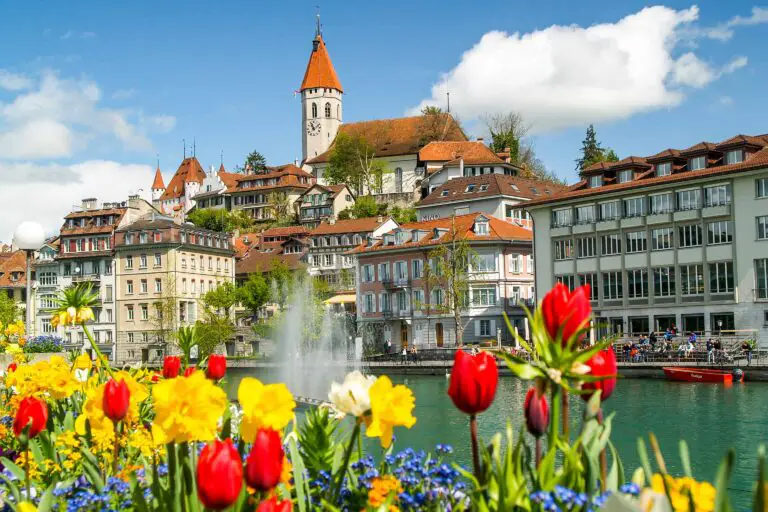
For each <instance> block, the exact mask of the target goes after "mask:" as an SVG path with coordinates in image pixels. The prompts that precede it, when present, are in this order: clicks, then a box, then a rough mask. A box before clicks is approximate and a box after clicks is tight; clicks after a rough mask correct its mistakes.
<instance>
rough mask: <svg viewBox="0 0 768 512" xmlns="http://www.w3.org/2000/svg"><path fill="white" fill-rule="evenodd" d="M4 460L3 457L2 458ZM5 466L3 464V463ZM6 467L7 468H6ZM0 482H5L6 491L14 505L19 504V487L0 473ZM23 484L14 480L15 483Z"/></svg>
mask: <svg viewBox="0 0 768 512" xmlns="http://www.w3.org/2000/svg"><path fill="white" fill-rule="evenodd" d="M3 458H5V457H3ZM3 464H5V463H3ZM6 467H7V466H6ZM0 480H2V481H3V482H5V484H6V485H7V486H8V489H9V490H10V491H11V496H13V499H14V501H15V502H16V503H21V493H20V492H19V487H18V486H17V485H16V484H15V483H14V482H12V481H11V479H10V478H8V477H7V476H5V475H4V474H2V473H0ZM19 481H21V482H23V481H24V480H23V479H22V480H16V482H19Z"/></svg>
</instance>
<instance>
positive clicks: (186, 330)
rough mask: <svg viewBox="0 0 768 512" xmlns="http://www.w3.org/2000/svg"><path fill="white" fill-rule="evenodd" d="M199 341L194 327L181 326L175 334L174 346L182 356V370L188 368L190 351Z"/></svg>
mask: <svg viewBox="0 0 768 512" xmlns="http://www.w3.org/2000/svg"><path fill="white" fill-rule="evenodd" d="M198 342H199V340H198V337H197V329H196V328H195V326H194V325H188V326H181V327H179V330H178V332H177V333H176V346H178V347H179V350H181V353H182V355H183V356H184V368H186V367H188V366H189V359H190V357H192V349H193V348H195V347H196V346H197V344H198Z"/></svg>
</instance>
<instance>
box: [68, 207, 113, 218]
mask: <svg viewBox="0 0 768 512" xmlns="http://www.w3.org/2000/svg"><path fill="white" fill-rule="evenodd" d="M125 211H126V208H101V209H99V210H82V211H79V212H72V213H69V214H67V215H66V216H65V217H64V218H65V219H79V218H80V217H100V216H103V215H117V216H122V215H123V214H124V213H125Z"/></svg>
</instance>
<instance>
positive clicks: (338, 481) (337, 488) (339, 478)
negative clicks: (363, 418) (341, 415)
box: [331, 419, 360, 504]
mask: <svg viewBox="0 0 768 512" xmlns="http://www.w3.org/2000/svg"><path fill="white" fill-rule="evenodd" d="M359 435H360V420H359V419H358V420H357V421H356V422H355V428H354V429H353V430H352V436H351V437H350V438H349V444H348V445H347V450H346V451H345V452H344V462H343V464H342V465H341V467H340V468H339V474H338V475H336V485H335V487H334V489H333V494H332V495H331V496H332V497H333V504H336V502H337V500H338V497H339V496H340V495H341V486H342V485H343V484H344V475H345V474H346V473H347V469H348V467H349V459H351V458H352V450H354V448H355V441H357V438H358V436H359Z"/></svg>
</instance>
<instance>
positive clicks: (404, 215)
mask: <svg viewBox="0 0 768 512" xmlns="http://www.w3.org/2000/svg"><path fill="white" fill-rule="evenodd" d="M390 215H392V218H393V219H395V222H397V223H398V224H407V223H409V222H416V208H400V207H399V206H393V207H392V211H391V212H390Z"/></svg>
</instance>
